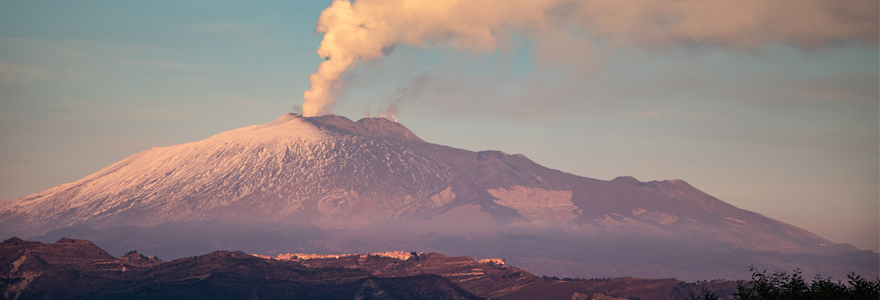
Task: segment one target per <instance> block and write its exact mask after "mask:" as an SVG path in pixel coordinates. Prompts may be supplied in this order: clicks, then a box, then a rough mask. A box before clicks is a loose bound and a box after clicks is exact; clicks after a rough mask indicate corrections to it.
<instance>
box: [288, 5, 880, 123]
mask: <svg viewBox="0 0 880 300" xmlns="http://www.w3.org/2000/svg"><path fill="white" fill-rule="evenodd" d="M877 11H878V2H877V1H876V0H847V1H833V0H770V1H768V0H737V1H730V0H631V1H605V0H469V1H465V0H430V1H427V0H359V1H356V2H354V3H351V2H349V1H348V0H334V1H333V3H332V4H331V5H330V6H329V7H327V8H326V9H325V10H324V11H323V12H322V13H321V16H320V17H319V19H318V22H317V24H316V25H317V30H316V31H317V32H320V33H324V39H323V40H322V41H321V45H320V47H319V48H318V50H317V52H318V55H319V56H320V57H321V58H324V59H325V61H324V62H322V63H321V64H320V65H319V66H318V70H317V72H315V73H313V74H312V75H310V76H309V82H310V83H311V88H310V89H309V90H308V91H305V92H304V93H303V99H304V100H305V102H304V103H303V106H302V109H303V113H304V115H306V116H317V115H323V114H327V113H330V112H331V111H330V110H331V108H332V104H333V103H334V101H335V99H334V96H333V92H332V91H333V87H334V86H338V85H340V84H342V81H341V78H342V75H343V74H344V73H345V72H346V71H348V70H350V69H352V68H354V67H355V66H357V65H358V64H360V63H363V62H368V61H372V60H377V59H381V58H382V57H384V56H386V55H389V54H390V53H391V52H392V51H393V50H394V47H396V46H397V45H401V44H403V45H407V46H414V47H419V48H431V47H441V46H449V47H452V48H453V49H456V50H465V51H471V52H474V53H477V54H487V53H492V52H495V51H496V50H497V49H498V47H499V45H503V44H505V41H507V40H508V39H510V37H511V35H513V34H517V35H519V36H521V37H523V38H524V39H527V40H530V41H532V42H533V43H535V45H536V47H538V48H539V49H538V51H536V53H535V54H534V56H535V57H533V58H534V59H535V60H536V61H538V62H542V61H545V62H546V61H551V62H555V63H565V62H566V61H575V60H578V59H583V58H582V56H584V55H583V54H581V55H578V53H577V51H571V50H572V49H581V48H583V49H588V48H589V47H578V46H577V44H578V43H583V44H585V45H602V46H605V47H608V46H616V47H620V46H636V47H648V48H656V47H665V46H670V45H676V44H698V45H706V46H710V47H721V48H730V49H756V48H760V47H762V46H766V45H773V44H782V45H788V46H793V47H797V48H801V49H805V50H811V49H817V48H822V47H825V46H829V45H833V44H839V43H845V42H851V41H856V42H862V43H866V44H874V43H876V42H877V40H878V26H880V23H878V15H877Z"/></svg>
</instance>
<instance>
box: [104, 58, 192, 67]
mask: <svg viewBox="0 0 880 300" xmlns="http://www.w3.org/2000/svg"><path fill="white" fill-rule="evenodd" d="M113 62H115V63H119V64H124V65H134V66H145V67H152V68H159V69H173V70H185V69H189V66H187V65H184V64H180V63H174V62H167V61H161V60H136V59H116V60H113Z"/></svg>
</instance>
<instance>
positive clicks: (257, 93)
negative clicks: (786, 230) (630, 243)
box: [0, 1, 880, 251]
mask: <svg viewBox="0 0 880 300" xmlns="http://www.w3.org/2000/svg"><path fill="white" fill-rule="evenodd" d="M329 4H330V1H253V2H249V3H247V4H246V5H243V4H241V3H237V2H218V1H210V2H208V1H151V2H138V1H78V2H72V1H42V2H39V3H37V2H33V1H27V2H13V1H5V2H2V3H0V141H2V144H3V147H2V148H0V198H3V199H6V198H14V197H21V196H25V195H28V194H32V193H36V192H39V191H42V190H45V189H48V188H50V187H52V186H55V185H58V184H62V183H66V182H71V181H74V180H76V179H79V178H81V177H83V176H85V175H88V174H91V173H93V172H95V171H97V170H99V169H101V168H102V167H105V166H107V165H109V164H111V163H113V162H115V161H118V160H120V159H122V158H124V157H127V156H129V155H132V154H134V153H137V152H139V151H142V150H146V149H149V148H151V147H162V146H169V145H175V144H180V143H186V142H193V141H197V140H201V139H203V138H206V137H209V136H211V135H213V134H217V133H220V132H223V131H226V130H230V129H235V128H239V127H244V126H248V125H254V124H261V123H267V122H270V121H272V120H274V119H276V118H278V117H280V116H281V115H282V114H284V113H287V112H291V111H292V110H293V109H294V108H293V107H294V106H297V105H301V104H302V92H303V91H305V90H307V89H309V82H308V80H307V77H308V76H309V75H310V74H311V73H313V72H315V70H316V68H317V66H318V64H319V63H321V62H322V61H323V59H321V58H320V57H319V56H318V55H317V54H316V53H315V50H316V48H317V47H318V45H319V44H320V42H321V39H322V36H321V35H320V34H316V33H315V29H316V28H315V22H316V21H317V19H318V16H319V15H320V12H321V11H322V10H323V9H324V8H325V7H327V6H328V5H329ZM875 18H876V15H875ZM525 35H526V34H524V33H516V32H514V33H513V34H512V35H511V37H510V39H509V41H508V43H507V44H505V45H503V46H502V47H501V48H500V49H498V50H497V51H495V52H493V53H489V54H474V53H471V52H468V51H460V50H455V49H453V48H451V47H448V46H443V45H438V46H437V47H433V48H417V47H412V46H406V45H400V46H398V47H396V48H395V50H394V52H393V53H391V54H390V55H389V56H387V57H385V58H384V59H382V60H377V61H371V62H367V63H364V64H361V65H359V66H357V68H355V69H354V70H351V71H349V72H347V73H345V75H344V77H343V79H344V80H345V87H344V88H343V89H341V90H340V92H339V94H338V101H337V104H336V106H335V110H334V112H335V113H336V114H339V115H343V116H346V117H348V118H350V119H354V120H356V119H358V118H360V117H362V116H363V115H364V113H365V112H369V113H371V114H373V115H376V114H377V113H378V111H379V110H380V109H382V108H384V107H385V106H387V105H388V104H389V103H390V102H391V101H392V100H393V99H395V98H396V97H404V98H401V100H402V102H401V103H402V105H401V106H400V107H399V113H398V114H397V117H398V119H399V120H400V122H401V123H403V124H404V125H405V126H407V127H408V128H410V129H411V130H412V131H414V132H415V133H416V134H418V135H419V136H421V137H422V138H423V139H425V140H427V141H430V142H434V143H438V144H444V145H449V146H453V147H457V148H464V149H469V150H490V149H491V150H502V151H505V152H507V153H522V154H524V155H526V156H528V157H530V158H531V159H532V160H534V161H536V162H538V163H540V164H543V165H545V166H548V167H551V168H555V169H560V170H563V171H566V172H570V173H574V174H578V175H582V176H587V177H592V178H598V179H606V180H609V179H612V178H614V177H617V176H623V175H630V176H634V177H636V178H637V179H639V180H642V181H649V180H663V179H683V180H685V181H687V182H689V183H691V184H692V185H694V186H696V187H697V188H700V189H702V190H703V191H705V192H707V193H709V194H711V195H713V196H716V197H718V198H719V199H721V200H723V201H726V202H728V203H731V204H734V205H736V206H738V207H740V208H744V209H748V210H752V211H756V212H758V213H761V214H763V215H766V216H768V217H772V218H775V219H778V220H781V221H784V222H787V223H790V224H793V225H796V226H799V227H802V228H805V229H807V230H809V231H811V232H814V233H816V234H819V235H821V236H823V237H825V238H828V239H831V240H832V241H835V242H848V243H852V244H854V245H856V246H858V247H860V248H863V249H871V250H874V251H878V250H880V249H878V248H880V242H878V236H880V232H878V231H880V219H878V215H880V204H878V202H880V200H878V199H880V141H878V136H880V133H878V131H880V121H878V116H880V108H878V98H880V96H878V95H880V92H878V82H880V54H878V46H877V43H876V42H869V43H855V42H846V41H843V42H840V43H837V44H834V45H831V46H827V47H820V48H816V49H803V48H798V47H793V46H789V45H785V44H783V43H780V44H769V45H765V46H762V47H758V48H749V49H736V48H733V49H731V48H724V47H712V46H705V45H699V44H693V43H680V44H670V45H665V46H663V47H636V46H625V45H624V46H610V45H605V44H603V43H601V42H597V43H595V44H594V47H593V48H592V50H591V52H590V53H583V54H582V55H581V54H579V53H577V52H574V55H572V54H571V52H569V53H568V54H566V55H568V56H565V55H563V54H560V55H559V56H558V59H552V62H549V63H548V62H546V58H545V59H544V60H538V59H536V57H537V56H538V54H536V53H537V52H538V50H540V49H539V48H538V46H537V45H536V44H535V43H534V42H533V41H531V40H529V39H528V38H526V37H524V36H525ZM545 50H546V49H545ZM545 50H542V51H545ZM543 55H546V54H543ZM417 78H422V79H423V80H422V81H421V84H422V85H421V86H420V88H421V89H420V92H411V93H405V94H400V93H399V92H398V90H399V89H402V88H409V89H410V90H411V91H415V90H419V89H417V88H416V87H414V86H413V84H414V82H416V80H415V79H417Z"/></svg>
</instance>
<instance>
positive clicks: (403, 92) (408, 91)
mask: <svg viewBox="0 0 880 300" xmlns="http://www.w3.org/2000/svg"><path fill="white" fill-rule="evenodd" d="M429 81H430V77H429V75H428V74H421V75H419V76H416V77H415V78H413V79H412V80H410V82H409V85H408V86H407V87H403V88H397V93H396V94H395V95H394V98H393V99H391V101H390V102H389V103H388V106H386V107H384V108H382V109H379V116H380V117H383V118H388V119H391V120H394V121H395V122H397V117H396V115H397V113H398V112H399V111H400V107H401V106H403V105H404V104H406V103H407V102H409V101H413V100H415V99H416V98H418V97H419V95H421V94H422V93H424V92H425V89H427V88H428V82H429Z"/></svg>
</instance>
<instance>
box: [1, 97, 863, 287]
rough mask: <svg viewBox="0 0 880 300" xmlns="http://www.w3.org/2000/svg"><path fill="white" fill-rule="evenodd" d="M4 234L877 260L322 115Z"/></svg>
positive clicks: (163, 249)
mask: <svg viewBox="0 0 880 300" xmlns="http://www.w3.org/2000/svg"><path fill="white" fill-rule="evenodd" d="M0 236H2V237H3V238H8V237H11V236H25V237H30V238H34V239H37V240H40V241H44V242H51V241H54V240H56V239H57V238H59V237H64V236H66V237H76V238H86V239H91V240H94V241H96V242H100V243H101V244H102V245H106V246H105V247H107V249H108V250H109V251H110V252H112V253H118V254H122V253H123V251H128V249H142V250H143V251H145V253H146V251H149V253H150V254H151V255H159V256H160V257H165V258H178V257H184V256H191V255H197V254H201V253H204V252H207V251H212V250H215V249H218V248H226V249H241V250H244V251H247V252H249V253H261V254H273V253H280V252H281V251H290V250H296V251H306V252H312V253H333V252H336V253H338V252H352V250H353V248H354V247H355V246H356V245H361V246H363V247H364V248H365V249H370V250H371V251H388V250H396V249H419V250H424V251H427V252H431V251H434V252H441V253H449V254H453V255H476V256H480V257H503V258H505V259H507V260H508V261H509V262H511V263H513V264H515V265H517V266H520V267H523V268H526V269H528V270H531V271H533V272H537V273H539V274H548V275H557V276H572V277H617V276H638V277H676V278H683V279H689V280H697V279H707V278H730V279H736V278H747V277H748V276H749V274H748V271H747V270H748V266H749V265H763V266H766V267H767V268H771V269H772V268H778V269H792V266H794V267H800V268H802V269H804V271H805V272H809V273H822V274H829V275H833V276H836V277H838V278H841V277H842V275H843V274H845V273H846V272H849V271H856V272H859V273H860V274H862V275H865V276H869V277H872V276H876V275H877V274H878V271H877V270H878V260H880V259H878V255H877V254H876V253H873V252H870V251H868V252H864V251H863V252H859V250H858V249H856V248H855V247H853V246H851V245H849V244H837V243H834V242H832V241H828V240H826V239H823V238H821V237H819V236H816V235H814V234H811V233H809V232H807V231H805V230H802V229H800V228H797V227H794V226H791V225H788V224H785V223H782V222H779V221H776V220H773V219H770V218H767V217H764V216H762V215H760V214H758V213H755V212H750V211H746V210H742V209H739V208H736V207H734V206H732V205H730V204H727V203H725V202H723V201H721V200H719V199H716V198H714V197H712V196H710V195H708V194H706V193H704V192H702V191H700V190H699V189H697V188H695V187H693V186H691V185H690V184H688V183H687V182H685V181H682V180H664V181H650V182H642V181H639V180H637V179H635V178H632V177H619V178H616V179H614V180H610V181H605V180H597V179H591V178H586V177H581V176H577V175H573V174H569V173H564V172H562V171H558V170H553V169H549V168H545V167H543V166H541V165H539V164H537V163H535V162H533V161H531V160H530V159H528V158H527V157H525V156H523V155H519V154H516V155H509V154H505V153H504V152H501V151H480V152H473V151H468V150H463V149H456V148H452V147H448V146H443V145H437V144H432V143H429V142H426V141H423V140H422V139H420V138H419V137H418V136H416V135H415V134H414V133H412V132H411V131H409V130H408V129H407V128H405V127H404V126H403V125H401V124H399V123H396V122H393V121H389V120H387V119H384V118H365V119H361V120H359V121H357V122H353V121H351V120H349V119H346V118H344V117H340V116H334V115H328V116H321V117H302V116H300V115H296V114H288V115H285V116H283V117H281V118H279V119H277V120H275V121H274V122H271V123H269V124H264V125H256V126H251V127H246V128H241V129H237V130H232V131H228V132H224V133H221V134H218V135H215V136H213V137H210V138H208V139H205V140H203V141H199V142H194V143H189V144H183V145H177V146H171V147H165V148H153V149H150V150H146V151H143V152H141V153H138V154H135V155H133V156H131V157H128V158H126V159H124V160H122V161H119V162H117V163H115V164H113V165H111V166H108V167H106V168H104V169H102V170H100V171H98V172H96V173H94V174H92V175H89V176H87V177H85V178H82V179H80V180H77V181H75V182H72V183H68V184H62V185H59V186H57V187H54V188H52V189H49V190H46V191H44V192H40V193H37V194H34V195H30V196H27V197H23V198H18V199H9V200H4V201H0Z"/></svg>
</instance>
